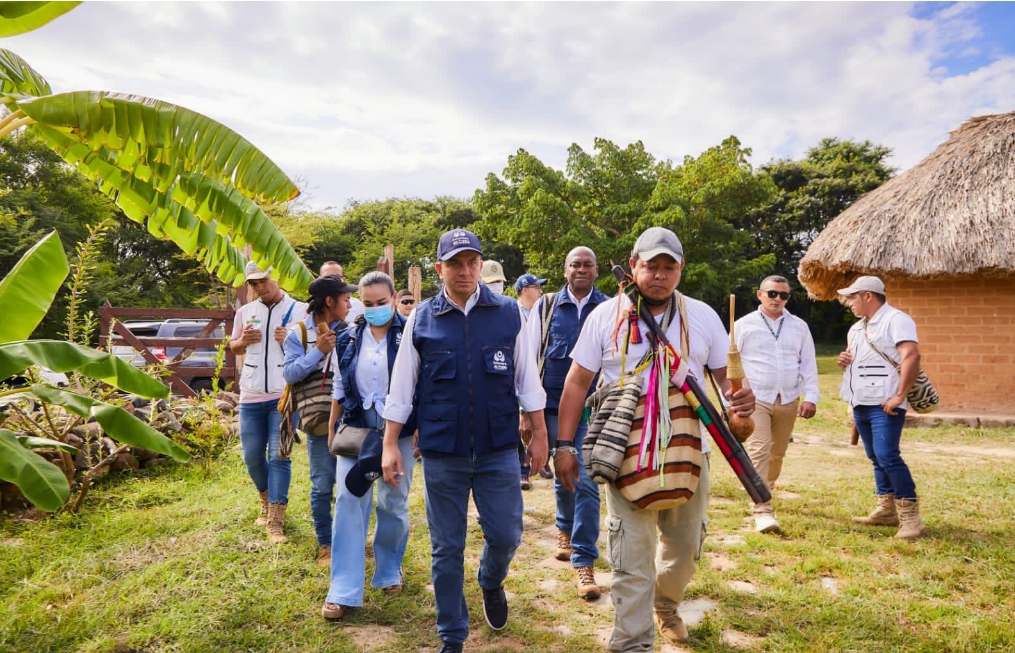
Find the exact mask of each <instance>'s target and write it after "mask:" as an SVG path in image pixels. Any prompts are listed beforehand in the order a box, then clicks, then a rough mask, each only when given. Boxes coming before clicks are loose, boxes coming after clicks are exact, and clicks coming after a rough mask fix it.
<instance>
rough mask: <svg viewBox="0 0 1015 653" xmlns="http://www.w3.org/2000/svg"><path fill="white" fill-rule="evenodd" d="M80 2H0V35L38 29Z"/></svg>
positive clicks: (4, 35) (14, 34)
mask: <svg viewBox="0 0 1015 653" xmlns="http://www.w3.org/2000/svg"><path fill="white" fill-rule="evenodd" d="M79 4H81V3H80V2H0V37H7V36H16V35H18V34H24V33H25V32H31V31H32V30H34V29H38V28H40V27H42V26H43V25H45V24H46V23H48V22H50V21H52V20H54V19H56V18H59V17H60V16H62V15H64V14H65V13H67V12H68V11H70V10H71V9H73V8H74V7H77V6H78V5H79Z"/></svg>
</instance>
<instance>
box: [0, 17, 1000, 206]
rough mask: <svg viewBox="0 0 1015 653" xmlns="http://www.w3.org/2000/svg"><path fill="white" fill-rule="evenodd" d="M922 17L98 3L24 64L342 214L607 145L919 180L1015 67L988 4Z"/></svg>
mask: <svg viewBox="0 0 1015 653" xmlns="http://www.w3.org/2000/svg"><path fill="white" fill-rule="evenodd" d="M911 9H912V6H911V5H906V4H897V3H858V4H846V3H786V4H780V3H747V4H740V3H718V4H704V3H636V2H624V3H592V4H584V3H449V4H445V3H420V4H403V3H371V4H352V3H338V4H332V3H291V4H290V3H286V4H283V3H203V2H202V3H186V2H185V3H86V4H85V5H82V6H81V7H79V8H77V9H75V10H74V11H73V12H71V13H70V14H69V15H68V16H66V17H64V18H62V19H60V20H59V21H57V22H55V23H53V24H52V25H49V26H47V27H45V28H43V29H42V30H39V31H38V32H34V33H32V34H29V35H25V36H22V37H18V38H16V39H10V43H9V44H8V46H7V47H10V48H11V49H12V50H14V51H16V52H18V53H20V54H21V55H22V56H24V57H25V58H26V59H28V61H29V62H30V63H31V64H33V65H34V66H35V67H36V68H37V69H38V70H39V71H40V72H41V73H42V74H43V75H44V76H46V77H47V78H48V79H49V80H50V81H51V83H52V84H53V86H54V90H56V91H58V92H59V91H63V90H72V89H77V88H113V89H116V90H122V91H130V92H135V93H141V94H145V95H151V96H154V97H159V98H161V99H165V100H168V101H172V102H177V103H179V104H183V105H185V106H187V107H189V108H192V109H194V110H197V111H200V112H202V113H206V114H208V115H210V116H212V117H214V118H216V119H218V120H220V121H222V122H224V123H226V124H228V125H229V126H231V127H233V128H234V129H236V130H237V131H239V132H240V133H242V134H244V135H245V136H247V137H248V138H249V139H250V140H251V141H253V142H254V143H255V144H257V145H258V146H259V147H261V148H262V149H263V150H264V151H265V152H267V153H268V154H269V155H270V156H272V158H274V159H275V160H276V161H277V162H278V163H279V164H280V165H281V166H282V167H283V168H285V169H286V170H287V171H289V172H290V173H291V174H292V175H293V176H300V177H304V178H306V179H307V180H308V182H309V184H310V186H311V187H312V188H314V189H315V190H314V191H313V193H312V194H313V196H314V197H313V200H312V202H313V203H314V204H315V205H341V204H343V203H344V202H345V200H346V199H347V198H357V199H371V198H375V197H385V196H402V195H421V196H433V195H438V194H454V195H460V196H468V195H471V193H472V191H473V190H474V189H475V188H478V187H480V186H482V185H483V183H484V182H483V178H484V176H485V174H486V173H487V172H489V171H496V172H500V170H501V168H503V166H504V164H505V163H506V160H507V157H508V155H510V154H512V153H514V152H515V151H516V150H517V149H518V148H519V147H524V148H526V149H528V150H530V151H532V152H535V153H538V154H539V155H540V156H541V157H543V158H544V160H545V161H546V162H547V163H549V164H551V165H555V166H563V164H564V161H565V157H566V150H567V147H568V146H569V145H570V144H571V143H572V142H577V143H579V145H581V146H582V147H584V148H586V149H589V148H591V147H592V139H593V138H594V137H595V136H602V137H605V138H610V139H612V140H614V141H615V142H618V143H620V144H626V143H628V142H631V141H633V140H643V141H644V142H645V144H646V147H647V148H648V150H649V151H650V152H652V153H653V154H654V155H656V156H657V157H660V158H671V159H674V160H679V159H681V158H682V157H683V156H684V155H687V154H691V155H696V154H698V153H699V152H701V151H702V150H704V149H705V148H707V147H711V146H713V145H716V144H718V143H719V142H720V141H722V139H723V138H725V137H727V136H729V135H731V134H733V135H736V136H738V137H739V138H740V140H741V142H742V143H743V144H744V145H746V146H748V147H751V148H753V151H754V161H755V163H756V164H761V163H765V162H767V161H768V160H770V159H771V158H774V157H798V156H801V155H802V154H803V153H804V152H805V151H806V149H807V148H809V147H812V146H814V145H816V144H817V143H818V142H819V141H820V139H821V138H823V137H826V136H838V137H841V138H856V139H869V140H872V141H875V142H877V143H880V144H883V145H886V146H888V147H891V148H893V149H894V150H895V157H894V159H893V163H894V165H896V166H899V167H902V168H906V167H909V166H911V165H913V164H915V163H916V162H917V161H918V160H919V159H920V158H922V157H923V156H925V155H927V154H928V153H929V152H930V151H931V150H932V149H933V147H934V146H936V145H937V144H938V143H940V142H941V141H943V140H944V138H945V137H946V136H947V132H948V131H950V130H952V129H955V128H956V127H958V126H959V125H960V124H961V123H962V122H963V121H964V120H965V119H967V118H969V117H970V116H972V115H978V114H983V113H991V112H1003V111H1010V110H1013V109H1015V58H1013V56H1012V53H1010V52H1009V53H1007V54H1003V53H994V52H993V50H994V48H986V49H985V48H982V47H980V44H979V41H978V39H979V38H980V32H981V30H980V28H979V25H978V23H977V14H976V11H977V7H976V6H975V5H969V4H955V5H950V6H941V7H938V6H931V10H932V11H933V13H931V14H929V15H928V14H927V13H926V11H923V12H922V13H920V14H919V16H920V17H916V16H917V14H914V13H913V12H912V11H911ZM984 51H990V52H992V54H991V56H992V57H993V59H984V61H985V62H986V63H984V64H983V65H980V66H979V67H977V68H975V69H973V70H969V72H963V73H960V74H951V73H949V72H948V71H949V69H950V64H951V63H952V62H954V61H956V60H958V59H964V60H966V61H967V62H968V61H970V60H972V61H979V59H977V57H983V56H984V55H983V54H982V53H983V52H984ZM960 69H961V70H968V69H969V67H968V65H967V66H966V68H961V67H960Z"/></svg>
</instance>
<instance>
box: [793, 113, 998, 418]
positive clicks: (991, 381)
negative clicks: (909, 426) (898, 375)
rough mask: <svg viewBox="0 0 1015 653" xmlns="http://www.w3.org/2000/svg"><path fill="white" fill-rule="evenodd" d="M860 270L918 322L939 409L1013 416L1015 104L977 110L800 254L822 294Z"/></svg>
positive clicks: (804, 279) (804, 275) (807, 276)
mask: <svg viewBox="0 0 1015 653" xmlns="http://www.w3.org/2000/svg"><path fill="white" fill-rule="evenodd" d="M863 274H875V275H878V276H880V277H881V278H882V279H884V281H885V286H886V289H887V294H888V301H889V302H890V303H891V304H892V305H893V306H896V307H897V308H900V309H902V310H904V311H906V312H907V313H909V314H910V315H911V316H912V317H913V319H914V320H916V323H917V329H918V335H919V338H920V351H921V354H923V357H922V362H923V367H924V368H925V369H926V370H927V373H928V375H930V378H931V379H932V380H933V381H934V384H935V386H937V388H938V391H939V392H940V394H941V399H942V408H943V409H945V410H951V411H958V412H961V413H966V414H971V415H981V416H982V415H985V414H987V413H994V414H996V413H1004V414H1015V395H1012V394H1010V393H1006V392H1005V391H1004V386H1003V384H1000V383H997V380H998V379H1010V378H1013V377H1015V354H1013V353H1012V352H1015V328H1013V327H1015V113H1007V114H1002V115H996V116H983V117H980V118H973V119H972V120H970V121H968V122H966V123H965V124H964V125H962V126H961V127H960V128H959V129H957V130H955V131H954V132H952V134H951V136H950V137H949V139H948V140H947V141H946V142H945V143H944V144H943V145H941V146H940V147H938V148H937V149H936V150H934V152H933V153H932V154H931V155H930V156H928V157H927V158H926V159H924V160H923V161H921V162H920V163H919V164H918V165H916V166H915V167H914V168H912V169H911V170H909V171H907V172H906V173H904V174H902V175H899V176H898V177H896V178H894V179H892V180H890V181H888V182H887V183H885V184H883V185H882V186H881V187H879V188H877V189H875V190H873V191H871V192H870V193H867V194H866V195H864V196H863V197H861V198H860V199H859V200H857V201H856V203H854V204H853V206H851V207H849V208H848V209H846V210H845V211H843V212H842V214H841V215H839V216H838V217H837V218H835V219H834V220H832V221H831V222H830V223H829V224H828V226H827V227H826V228H825V230H824V231H822V232H821V234H820V235H819V236H818V237H817V238H816V239H815V240H814V242H813V243H812V244H811V246H810V248H809V249H808V251H807V254H806V255H805V256H804V257H803V259H802V260H801V262H800V272H799V276H800V281H801V283H802V284H803V285H804V286H805V287H806V288H807V291H808V292H809V293H810V295H811V296H812V297H814V298H817V299H835V298H836V289H838V288H844V287H846V286H848V285H849V283H850V282H852V281H853V279H855V278H856V277H858V276H860V275H863Z"/></svg>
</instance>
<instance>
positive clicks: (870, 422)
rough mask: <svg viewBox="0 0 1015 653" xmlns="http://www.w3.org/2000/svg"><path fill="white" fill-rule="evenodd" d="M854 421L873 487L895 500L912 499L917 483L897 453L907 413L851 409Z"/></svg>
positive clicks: (865, 407)
mask: <svg viewBox="0 0 1015 653" xmlns="http://www.w3.org/2000/svg"><path fill="white" fill-rule="evenodd" d="M853 422H854V423H855V424H856V430H857V431H859V433H860V439H861V440H863V448H864V450H865V451H866V452H867V458H869V459H870V461H871V462H872V463H873V464H874V488H875V491H876V492H877V493H878V494H889V493H891V494H894V495H895V498H896V499H915V498H916V484H915V483H913V476H912V474H910V473H909V467H908V466H907V465H906V462H905V461H904V460H903V459H902V454H900V453H899V441H900V440H901V439H902V427H903V425H904V424H905V423H906V411H904V410H896V411H895V415H889V414H888V413H886V412H885V411H884V409H883V408H882V407H881V406H853Z"/></svg>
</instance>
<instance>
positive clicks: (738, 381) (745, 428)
mask: <svg viewBox="0 0 1015 653" xmlns="http://www.w3.org/2000/svg"><path fill="white" fill-rule="evenodd" d="M736 303H737V296H736V295H730V351H729V353H728V354H726V378H727V379H729V380H730V383H731V384H732V385H733V392H737V391H738V390H740V388H742V387H744V379H745V378H747V375H746V374H744V365H743V363H741V362H740V350H739V349H737V340H736V336H735V335H734V333H735V329H736V327H735V325H734V320H735V319H736V318H735V317H734V315H735V314H736ZM728 418H729V427H730V432H731V433H733V435H734V437H736V439H737V440H739V441H740V442H747V438H749V437H751V433H754V420H752V419H751V418H750V417H741V416H740V415H737V414H736V413H729V415H728Z"/></svg>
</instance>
